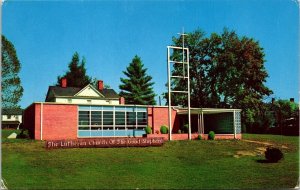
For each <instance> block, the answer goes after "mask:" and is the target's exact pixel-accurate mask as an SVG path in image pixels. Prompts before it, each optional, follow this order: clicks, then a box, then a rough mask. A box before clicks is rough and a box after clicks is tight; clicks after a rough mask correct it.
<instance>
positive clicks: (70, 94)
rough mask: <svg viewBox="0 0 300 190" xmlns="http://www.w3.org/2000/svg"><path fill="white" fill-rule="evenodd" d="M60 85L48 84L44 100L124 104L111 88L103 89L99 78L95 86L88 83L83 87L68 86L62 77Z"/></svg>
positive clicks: (122, 99)
mask: <svg viewBox="0 0 300 190" xmlns="http://www.w3.org/2000/svg"><path fill="white" fill-rule="evenodd" d="M61 84H62V85H61V86H49V89H48V92H47V96H46V100H45V102H57V103H69V104H70V103H72V104H89V105H91V104H101V105H119V104H124V98H121V97H120V96H119V95H118V94H117V93H116V92H115V91H114V90H113V89H105V88H104V85H103V81H102V80H99V81H98V83H97V84H98V85H97V88H95V87H94V86H93V85H91V84H89V85H87V86H85V87H84V88H76V87H68V86H67V79H65V78H63V79H62V82H61Z"/></svg>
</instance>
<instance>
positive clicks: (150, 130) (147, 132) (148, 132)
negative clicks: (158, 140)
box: [145, 126, 152, 134]
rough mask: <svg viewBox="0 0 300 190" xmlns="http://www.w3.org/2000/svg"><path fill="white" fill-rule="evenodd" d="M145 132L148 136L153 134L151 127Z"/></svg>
mask: <svg viewBox="0 0 300 190" xmlns="http://www.w3.org/2000/svg"><path fill="white" fill-rule="evenodd" d="M145 132H146V134H151V133H152V129H151V127H150V126H147V127H146V128H145Z"/></svg>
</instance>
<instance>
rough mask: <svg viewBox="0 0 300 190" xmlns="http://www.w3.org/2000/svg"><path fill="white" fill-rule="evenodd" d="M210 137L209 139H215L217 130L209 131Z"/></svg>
mask: <svg viewBox="0 0 300 190" xmlns="http://www.w3.org/2000/svg"><path fill="white" fill-rule="evenodd" d="M208 139H209V140H215V132H213V131H209V133H208Z"/></svg>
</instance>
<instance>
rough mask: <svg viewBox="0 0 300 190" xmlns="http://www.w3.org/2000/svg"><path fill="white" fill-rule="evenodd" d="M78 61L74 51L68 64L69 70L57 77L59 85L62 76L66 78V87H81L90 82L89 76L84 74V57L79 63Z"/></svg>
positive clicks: (77, 55)
mask: <svg viewBox="0 0 300 190" xmlns="http://www.w3.org/2000/svg"><path fill="white" fill-rule="evenodd" d="M79 62H80V60H79V54H78V53H77V52H75V53H74V55H73V57H72V61H71V62H70V64H69V71H67V72H66V74H65V75H63V76H58V77H57V85H58V86H60V85H61V79H62V78H66V79H67V85H68V87H79V88H83V87H85V86H86V85H88V84H89V83H91V78H90V77H89V76H87V75H86V69H85V58H84V57H83V59H82V60H81V63H80V64H79Z"/></svg>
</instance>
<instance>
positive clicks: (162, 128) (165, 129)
mask: <svg viewBox="0 0 300 190" xmlns="http://www.w3.org/2000/svg"><path fill="white" fill-rule="evenodd" d="M160 133H161V134H168V127H167V126H165V125H162V126H161V127H160Z"/></svg>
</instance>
